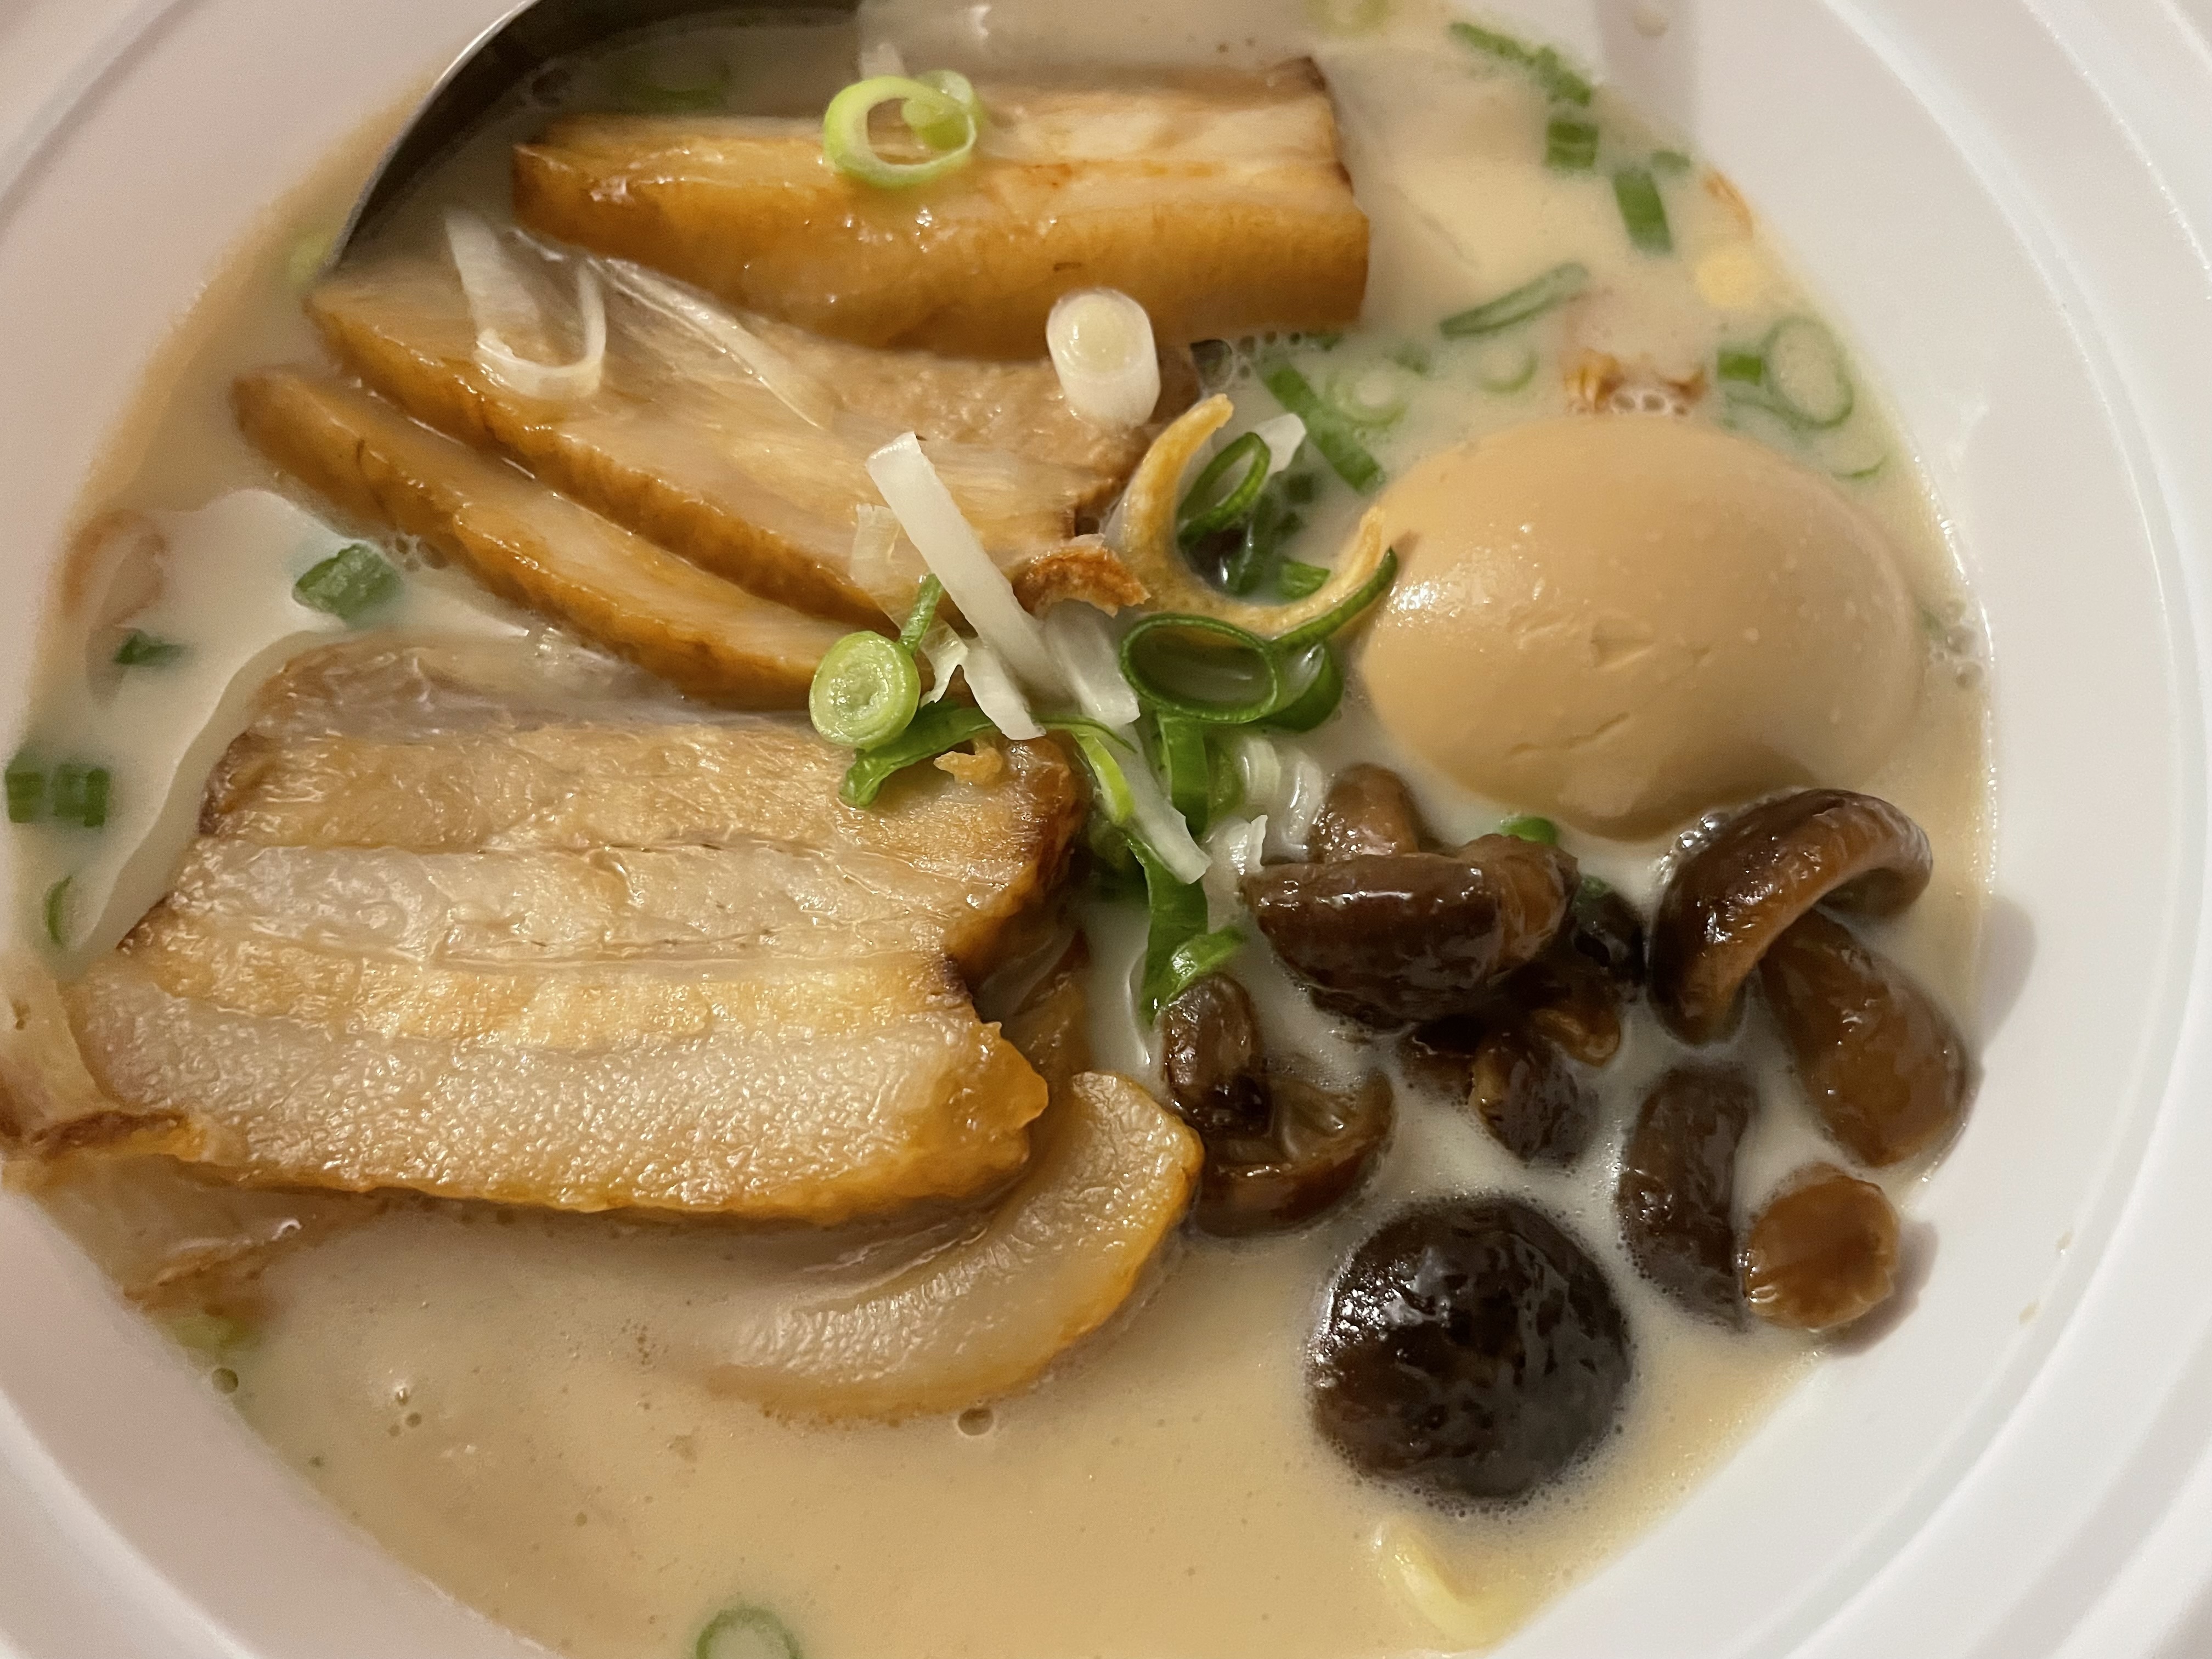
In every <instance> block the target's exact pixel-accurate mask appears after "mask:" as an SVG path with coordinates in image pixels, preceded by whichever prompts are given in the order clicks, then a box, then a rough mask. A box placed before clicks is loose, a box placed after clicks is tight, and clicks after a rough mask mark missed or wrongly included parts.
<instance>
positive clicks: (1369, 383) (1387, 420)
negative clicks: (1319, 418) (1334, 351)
mask: <svg viewBox="0 0 2212 1659" xmlns="http://www.w3.org/2000/svg"><path fill="white" fill-rule="evenodd" d="M1405 376H1406V371H1405V370H1403V369H1401V368H1399V367H1398V366H1397V365H1396V364H1395V363H1392V362H1381V363H1373V364H1370V365H1369V366H1368V367H1367V368H1343V369H1339V370H1338V371H1337V372H1336V373H1335V374H1332V375H1330V376H1329V377H1328V402H1329V407H1330V408H1332V409H1334V410H1336V412H1337V413H1338V414H1340V415H1341V416H1344V418H1345V419H1346V420H1347V421H1349V422H1352V425H1354V426H1364V427H1377V428H1380V427H1388V426H1395V425H1396V424H1397V423H1398V422H1400V421H1401V420H1403V419H1405V417H1406V410H1407V409H1408V408H1410V407H1411V406H1412V404H1413V391H1412V389H1411V388H1410V387H1409V386H1407V384H1406V379H1405Z"/></svg>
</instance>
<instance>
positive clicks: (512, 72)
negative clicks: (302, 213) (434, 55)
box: [326, 0, 859, 268]
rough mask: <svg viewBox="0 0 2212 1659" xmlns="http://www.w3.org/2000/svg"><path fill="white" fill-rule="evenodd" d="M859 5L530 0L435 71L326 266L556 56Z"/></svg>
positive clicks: (826, 17) (823, 14)
mask: <svg viewBox="0 0 2212 1659" xmlns="http://www.w3.org/2000/svg"><path fill="white" fill-rule="evenodd" d="M858 5H859V0H752V3H750V4H747V5H744V6H743V7H741V8H733V7H732V5H731V4H730V0H526V3H524V4H522V5H520V6H518V7H516V8H515V9H513V11H511V12H509V13H508V14H507V15H506V16H505V17H503V18H501V20H500V21H498V22H496V23H495V24H493V25H492V26H491V27H489V29H486V30H485V31H484V32H483V34H481V35H479V36H478V37H477V40H476V41H475V42H474V43H473V44H472V45H471V46H470V47H469V48H468V50H467V51H465V52H463V53H462V54H461V55H460V56H459V58H455V59H454V60H453V65H452V67H451V68H449V69H448V70H447V71H446V72H445V73H444V74H443V75H441V76H439V77H438V84H437V85H436V86H435V87H434V88H431V90H430V95H429V96H428V98H426V99H424V100H422V108H420V109H418V110H416V112H415V117H414V118H413V119H412V120H410V122H408V124H407V125H406V126H405V127H404V128H403V129H401V131H400V134H399V137H398V138H396V139H394V140H393V141H392V148H391V149H387V150H386V151H385V153H384V157H383V159H382V160H381V161H379V162H378V163H377V167H376V172H375V174H374V176H373V177H372V178H371V179H369V181H368V188H367V189H365V190H363V191H362V193H361V195H360V197H358V198H357V199H356V201H355V203H354V206H353V212H352V214H351V215H350V216H348V218H347V220H346V222H345V228H344V229H343V230H342V231H340V232H339V233H338V238H337V242H336V243H335V244H333V245H332V246H331V255H330V258H329V260H328V261H327V264H326V268H327V267H328V266H335V265H336V264H337V263H338V262H339V261H340V260H342V259H343V258H345V255H346V250H347V249H348V248H349V247H351V246H353V244H354V243H355V242H356V241H357V240H360V238H361V237H362V234H364V233H365V232H368V231H370V230H373V229H374V228H375V227H376V225H377V224H378V222H380V221H381V220H382V219H383V218H384V216H386V214H388V213H389V212H390V211H391V210H392V208H393V207H394V206H395V205H397V204H398V202H399V200H400V199H401V197H404V196H405V195H406V193H407V191H408V190H409V188H410V186H411V185H414V183H415V182H416V180H417V179H420V178H421V177H422V175H423V174H424V173H428V171H429V170H430V169H431V168H432V167H435V165H436V164H437V163H438V162H439V161H442V160H443V159H444V158H445V157H446V156H447V155H448V154H449V153H450V152H451V151H452V150H453V147H454V146H455V145H456V144H458V143H460V141H461V140H462V139H463V138H464V137H467V135H468V134H469V132H470V131H472V130H473V129H474V128H475V127H476V125H477V123H478V122H480V121H482V120H483V118H484V117H486V116H487V115H489V114H490V113H491V112H492V111H493V109H495V107H496V106H498V104H499V102H500V100H502V99H503V98H505V97H506V96H507V94H509V93H510V92H512V91H513V90H514V88H517V87H519V86H521V85H523V84H525V83H526V82H528V81H529V80H530V79H531V77H532V76H535V75H536V74H538V71H539V70H543V69H544V67H545V66H546V65H547V64H550V63H552V62H554V61H556V59H558V58H567V57H569V56H572V55H573V54H574V53H576V52H581V51H582V50H584V49H585V48H586V47H587V46H598V45H600V44H602V43H603V42H605V41H608V40H613V39H615V38H616V37H617V36H619V35H624V34H635V33H637V32H639V31H640V30H641V29H647V28H651V27H653V26H654V25H655V24H659V23H670V22H674V21H677V20H678V18H685V17H705V16H711V15H715V14H718V13H719V14H722V15H727V16H729V17H730V20H731V21H733V22H744V21H761V20H762V17H763V14H767V13H773V14H775V17H776V21H779V22H796V21H804V20H805V18H806V17H808V16H809V15H812V16H816V17H819V18H820V19H821V20H822V21H824V22H828V21H832V20H834V19H836V18H839V17H842V16H848V15H850V14H851V13H852V12H853V11H854V10H855V9H857V7H858Z"/></svg>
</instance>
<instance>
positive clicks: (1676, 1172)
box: [1613, 1066, 1759, 1325]
mask: <svg viewBox="0 0 2212 1659" xmlns="http://www.w3.org/2000/svg"><path fill="white" fill-rule="evenodd" d="M1758 1108H1759V1095H1758V1091H1756V1090H1754V1089H1753V1087H1752V1085H1751V1084H1750V1082H1749V1080H1748V1079H1746V1078H1745V1077H1744V1075H1743V1073H1741V1072H1738V1071H1736V1070H1735V1069H1734V1068H1733V1067H1726V1066H1678V1067H1676V1068H1675V1069H1674V1070H1673V1071H1671V1072H1669V1073H1667V1074H1666V1076H1664V1077H1662V1078H1661V1079H1659V1081H1658V1082H1657V1083H1656V1084H1655V1085H1652V1088H1651V1092H1650V1094H1648V1095H1646V1096H1645V1097H1644V1105H1643V1108H1642V1109H1641V1110H1639V1111H1638V1113H1637V1115H1636V1127H1635V1128H1634V1130H1633V1131H1632V1132H1631V1133H1630V1135H1629V1138H1628V1145H1627V1146H1626V1148H1625V1149H1624V1151H1623V1152H1622V1153H1621V1159H1620V1179H1619V1181H1618V1182H1616V1184H1615V1185H1614V1188H1613V1207H1614V1208H1615V1209H1616V1210H1617V1211H1618V1212H1620V1230H1621V1233H1622V1235H1623V1236H1624V1237H1626V1240H1627V1242H1628V1252H1629V1254H1630V1255H1632V1256H1633V1257H1634V1258H1635V1260H1636V1265H1637V1266H1638V1267H1640V1268H1642V1269H1643V1270H1644V1275H1645V1276H1646V1277H1647V1278H1649V1279H1650V1280H1651V1282H1652V1283H1653V1284H1655V1285H1658V1286H1659V1288H1660V1289H1661V1290H1662V1291H1666V1292H1667V1293H1668V1295H1669V1296H1671V1297H1674V1299H1675V1300H1676V1301H1678V1302H1680V1303H1681V1304H1683V1305H1684V1306H1685V1307H1686V1308H1688V1309H1690V1310H1692V1312H1695V1313H1699V1314H1704V1315H1705V1316H1709V1317H1711V1318H1714V1319H1718V1320H1721V1321H1723V1322H1726V1323H1728V1324H1730V1325H1734V1324H1738V1323H1741V1312H1740V1310H1738V1308H1737V1305H1736V1249H1735V1155H1736V1148H1737V1147H1738V1146H1741V1144H1742V1141H1743V1135H1744V1131H1745V1130H1746V1129H1747V1128H1748V1127H1750V1126H1751V1119H1752V1115H1753V1113H1754V1112H1755V1111H1756V1110H1757V1109H1758Z"/></svg>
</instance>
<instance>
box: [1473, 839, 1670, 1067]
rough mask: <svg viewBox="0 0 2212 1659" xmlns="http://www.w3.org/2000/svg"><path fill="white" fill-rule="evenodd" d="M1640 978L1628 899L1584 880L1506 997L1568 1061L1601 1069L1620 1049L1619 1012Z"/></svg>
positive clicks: (1639, 931) (1640, 935) (1640, 943)
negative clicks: (1561, 922) (1541, 949)
mask: <svg viewBox="0 0 2212 1659" xmlns="http://www.w3.org/2000/svg"><path fill="white" fill-rule="evenodd" d="M1643 981H1644V922H1643V920H1642V918H1641V917H1639V916H1638V915H1637V914H1636V911H1635V908H1634V907H1633V906H1632V905H1631V904H1630V903H1629V902H1628V901H1627V900H1626V899H1624V898H1623V897H1621V896H1620V894H1619V893H1617V892H1615V891H1614V890H1613V889H1612V888H1610V887H1607V886H1606V885H1604V884H1602V883H1600V882H1595V881H1591V880H1588V879H1585V880H1583V882H1582V883H1580V884H1578V885H1577V888H1576V890H1575V896H1574V900H1573V902H1572V903H1571V905H1570V906H1569V907H1568V911H1567V921H1566V925H1565V927H1562V928H1561V929H1560V930H1559V933H1558V935H1557V936H1556V937H1555V938H1554V939H1553V940H1552V942H1551V944H1550V945H1547V947H1546V948H1545V951H1544V953H1543V954H1542V955H1541V956H1540V957H1537V958H1536V960H1535V961H1534V962H1532V963H1529V964H1528V966H1527V967H1525V968H1523V969H1521V971H1520V972H1518V973H1517V974H1516V975H1513V977H1512V978H1511V979H1510V981H1507V983H1506V985H1505V987H1504V994H1505V996H1506V998H1507V999H1508V1000H1510V1001H1511V1002H1512V1003H1513V1004H1514V1006H1516V1007H1518V1008H1519V1009H1520V1010H1521V1011H1522V1013H1524V1014H1525V1015H1526V1016H1527V1017H1528V1024H1529V1025H1530V1026H1531V1027H1532V1028H1533V1029H1534V1030H1535V1031H1536V1032H1537V1033H1538V1034H1539V1035H1540V1036H1544V1037H1546V1038H1548V1039H1549V1040H1550V1041H1551V1042H1553V1043H1555V1044H1556V1045H1558V1047H1559V1048H1560V1049H1561V1050H1562V1051H1563V1052H1564V1053H1565V1054H1567V1055H1569V1056H1570V1057H1571V1058H1572V1059H1575V1060H1580V1061H1581V1062H1582V1063H1583V1065H1585V1066H1603V1065H1605V1064H1607V1062H1608V1061H1610V1060H1612V1059H1613V1055H1614V1054H1618V1053H1619V1052H1620V1036H1621V1012H1622V1010H1623V1009H1624V1008H1625V1007H1626V1006H1627V1004H1628V1003H1629V1002H1630V1001H1631V1000H1633V999H1634V997H1635V996H1636V994H1637V992H1638V988H1639V987H1641V986H1642V984H1643Z"/></svg>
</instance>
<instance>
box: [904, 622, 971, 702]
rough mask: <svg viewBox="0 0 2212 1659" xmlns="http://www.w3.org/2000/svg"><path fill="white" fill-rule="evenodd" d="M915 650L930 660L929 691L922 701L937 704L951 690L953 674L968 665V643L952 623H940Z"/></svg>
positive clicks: (922, 695) (923, 638) (923, 637)
mask: <svg viewBox="0 0 2212 1659" xmlns="http://www.w3.org/2000/svg"><path fill="white" fill-rule="evenodd" d="M915 649H916V650H918V651H920V652H921V654H922V655H923V656H925V657H927V659H929V690H927V691H925V692H923V693H922V694H921V700H922V702H925V703H932V702H936V701H937V700H938V699H939V697H941V696H944V695H945V692H946V691H947V690H951V685H952V675H953V671H955V670H956V669H958V668H960V667H962V666H963V665H965V664H966V662H967V660H968V641H965V640H963V639H962V638H961V637H960V635H958V634H957V633H955V632H954V631H953V629H952V627H951V624H950V623H937V624H936V625H935V626H934V627H933V628H932V629H930V630H929V632H927V634H924V635H922V636H921V644H920V645H918V646H917V647H915Z"/></svg>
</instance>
